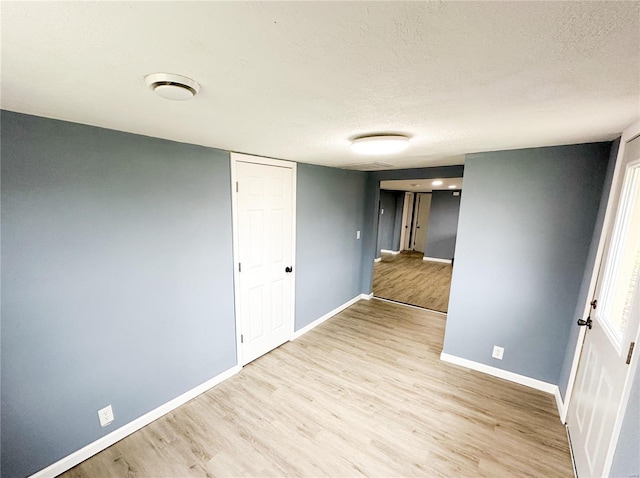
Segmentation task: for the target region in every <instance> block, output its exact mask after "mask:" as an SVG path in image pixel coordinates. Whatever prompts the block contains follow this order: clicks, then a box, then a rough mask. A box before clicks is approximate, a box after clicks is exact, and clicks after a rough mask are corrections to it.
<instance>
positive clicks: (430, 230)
mask: <svg viewBox="0 0 640 478" xmlns="http://www.w3.org/2000/svg"><path fill="white" fill-rule="evenodd" d="M456 192H457V193H458V195H457V196H455V195H454V191H433V193H431V209H430V212H429V224H428V226H427V243H426V246H425V249H424V256H425V257H434V258H437V259H447V260H450V259H453V256H454V252H455V249H456V235H457V233H458V215H459V214H460V197H461V196H460V194H461V193H460V191H456Z"/></svg>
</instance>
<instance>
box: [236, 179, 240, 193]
mask: <svg viewBox="0 0 640 478" xmlns="http://www.w3.org/2000/svg"><path fill="white" fill-rule="evenodd" d="M239 188H240V187H239V186H238V181H236V192H238V189H239Z"/></svg>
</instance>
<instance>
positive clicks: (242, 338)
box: [240, 334, 244, 344]
mask: <svg viewBox="0 0 640 478" xmlns="http://www.w3.org/2000/svg"><path fill="white" fill-rule="evenodd" d="M240 343H241V344H243V343H244V335H242V334H240Z"/></svg>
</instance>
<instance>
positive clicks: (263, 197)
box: [234, 155, 295, 365]
mask: <svg viewBox="0 0 640 478" xmlns="http://www.w3.org/2000/svg"><path fill="white" fill-rule="evenodd" d="M234 156H235V158H236V159H237V158H240V159H249V158H250V157H247V156H245V155H234ZM256 159H259V160H263V161H264V159H262V158H256ZM271 162H272V163H276V164H283V165H284V166H280V165H273V164H257V163H255V162H250V161H243V160H238V161H236V163H235V172H236V175H235V176H236V181H237V183H236V209H237V260H238V267H237V270H236V276H237V281H236V295H237V298H236V307H237V311H236V314H237V317H238V324H239V326H240V330H239V332H240V344H239V348H240V350H239V352H240V353H239V355H240V357H241V358H240V362H241V363H242V365H244V364H247V363H249V362H251V361H252V360H255V359H256V358H258V357H260V356H261V355H263V354H265V353H267V352H269V351H270V350H273V349H274V348H276V347H278V346H279V345H281V344H283V343H284V342H286V341H288V340H289V339H290V338H291V335H292V333H293V285H294V279H293V278H294V273H293V266H294V264H293V259H294V251H293V247H294V239H293V234H294V228H293V221H294V187H295V171H294V168H293V167H292V166H291V164H292V163H287V162H284V161H283V162H276V161H275V160H271Z"/></svg>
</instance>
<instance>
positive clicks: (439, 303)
mask: <svg viewBox="0 0 640 478" xmlns="http://www.w3.org/2000/svg"><path fill="white" fill-rule="evenodd" d="M422 256H423V254H422V253H421V252H401V253H400V254H395V255H393V254H384V253H383V254H382V260H381V261H379V262H376V263H375V264H374V267H373V295H374V296H376V297H380V298H383V299H389V300H394V301H396V302H402V303H404V304H411V305H416V306H418V307H424V308H425V309H430V310H435V311H438V312H447V309H448V305H449V289H450V288H451V272H452V269H453V268H452V266H451V264H445V263H440V262H431V261H424V260H422Z"/></svg>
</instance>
